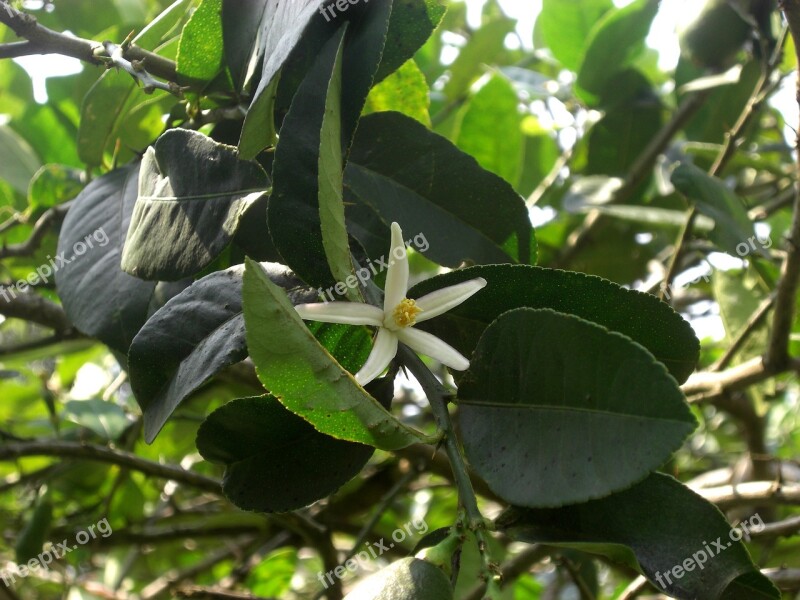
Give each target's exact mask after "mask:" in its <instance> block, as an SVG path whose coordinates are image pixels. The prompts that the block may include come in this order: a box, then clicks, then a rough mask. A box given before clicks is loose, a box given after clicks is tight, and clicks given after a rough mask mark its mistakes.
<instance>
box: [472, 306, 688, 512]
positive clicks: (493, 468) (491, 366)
mask: <svg viewBox="0 0 800 600" xmlns="http://www.w3.org/2000/svg"><path fill="white" fill-rule="evenodd" d="M458 398H459V401H458V404H459V412H458V415H459V422H460V424H461V437H462V442H463V444H464V449H465V451H466V454H467V459H468V460H469V463H470V464H471V465H472V467H473V468H474V469H475V470H476V472H477V473H478V474H479V475H481V477H482V478H483V479H484V480H485V481H486V483H488V484H489V486H490V487H491V488H492V490H493V491H494V492H495V493H497V494H498V495H499V496H501V497H502V498H503V499H505V500H507V501H508V502H510V503H512V504H516V505H519V506H530V507H542V506H559V505H562V504H570V503H573V502H583V501H586V500H589V499H591V498H601V497H603V496H607V495H608V494H610V493H612V492H615V491H618V490H621V489H625V488H626V487H628V486H630V485H631V484H633V483H635V482H637V481H641V480H642V479H643V478H644V477H646V476H647V474H648V473H649V472H650V471H652V470H654V469H656V468H657V467H658V466H660V465H661V464H663V463H664V462H666V460H667V459H668V458H669V456H670V455H671V454H672V453H673V452H674V451H676V450H677V449H678V448H679V447H680V445H681V443H682V442H683V440H684V438H685V437H686V436H687V435H689V433H691V432H692V430H693V429H694V427H695V426H696V422H695V420H694V417H693V416H692V414H691V412H690V410H689V406H688V405H687V404H686V402H685V401H684V398H683V394H682V393H681V391H680V389H679V388H678V384H677V382H676V381H675V380H674V379H673V378H672V377H670V375H669V373H668V372H667V370H666V368H665V367H664V365H662V364H660V363H658V362H657V361H656V359H655V358H654V357H653V356H652V355H651V354H650V353H649V352H648V351H647V350H645V349H644V348H643V347H642V346H640V345H638V344H636V343H635V342H633V341H632V340H631V339H630V338H627V337H625V336H623V335H620V334H618V333H616V332H610V331H608V330H607V329H606V328H604V327H601V326H599V325H596V324H594V323H590V322H588V321H584V320H583V319H579V318H578V317H574V316H572V315H565V314H562V313H557V312H555V311H552V310H548V309H541V310H533V309H530V308H519V309H516V310H512V311H509V312H506V313H503V314H502V315H501V316H500V317H499V318H498V319H497V320H496V321H494V322H493V323H492V324H490V325H489V327H488V328H487V329H486V331H485V332H484V334H483V336H482V337H481V339H480V342H479V343H478V346H477V348H476V349H475V353H474V354H473V356H472V360H471V366H470V368H469V371H467V373H466V374H465V375H464V376H463V378H462V379H461V381H460V383H459V388H458Z"/></svg>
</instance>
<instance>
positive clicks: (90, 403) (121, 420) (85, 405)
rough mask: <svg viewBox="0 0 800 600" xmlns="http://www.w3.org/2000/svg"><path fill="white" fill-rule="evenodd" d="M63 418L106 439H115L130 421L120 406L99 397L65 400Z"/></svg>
mask: <svg viewBox="0 0 800 600" xmlns="http://www.w3.org/2000/svg"><path fill="white" fill-rule="evenodd" d="M64 418H65V419H67V420H68V421H72V422H73V423H77V424H78V425H80V426H82V427H86V428H87V429H90V430H91V431H93V432H94V433H96V434H97V435H99V436H100V437H101V438H103V439H104V440H108V441H114V440H116V439H117V438H118V437H119V436H120V435H121V434H122V432H123V431H125V429H126V428H127V427H128V425H130V423H131V422H130V421H128V418H127V416H126V415H125V411H124V410H123V409H122V408H121V407H120V406H118V405H116V404H114V403H113V402H108V401H105V400H101V399H99V398H94V399H91V400H71V401H69V402H67V403H66V404H65V405H64Z"/></svg>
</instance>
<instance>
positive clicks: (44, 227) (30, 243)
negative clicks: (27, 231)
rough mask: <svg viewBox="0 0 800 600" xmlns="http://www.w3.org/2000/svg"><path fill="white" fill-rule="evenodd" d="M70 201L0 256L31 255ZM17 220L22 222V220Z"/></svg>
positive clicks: (43, 218)
mask: <svg viewBox="0 0 800 600" xmlns="http://www.w3.org/2000/svg"><path fill="white" fill-rule="evenodd" d="M0 14H2V10H0ZM72 202H73V200H70V201H69V202H65V203H64V204H59V205H58V206H54V207H53V208H51V209H49V210H47V211H46V212H45V213H44V214H43V215H42V216H41V217H39V219H38V220H37V221H36V224H35V225H34V226H33V231H32V232H31V235H30V237H29V238H28V239H27V240H25V241H24V242H20V243H19V244H12V245H10V246H3V247H2V248H0V258H9V257H20V256H32V255H33V253H34V252H36V251H37V250H38V249H39V247H40V246H41V245H42V240H44V236H45V235H47V232H48V231H50V228H51V227H53V226H54V225H58V224H59V223H61V221H63V220H64V216H66V214H67V211H69V209H70V207H71V206H72ZM17 222H18V223H24V221H17Z"/></svg>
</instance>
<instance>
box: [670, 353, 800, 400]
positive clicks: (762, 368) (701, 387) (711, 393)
mask: <svg viewBox="0 0 800 600" xmlns="http://www.w3.org/2000/svg"><path fill="white" fill-rule="evenodd" d="M789 371H795V372H800V359H796V358H795V359H791V360H790V361H789V363H788V364H787V365H785V368H783V369H776V368H774V367H770V366H768V365H767V364H766V363H765V362H764V360H763V359H762V358H761V357H760V356H757V357H756V358H752V359H750V360H748V361H747V362H744V363H742V364H740V365H736V366H735V367H731V368H730V369H726V370H725V371H721V372H710V371H701V372H700V373H695V374H694V375H692V376H691V377H689V380H688V381H687V382H686V383H684V384H683V385H682V386H681V391H683V393H684V394H685V395H686V396H687V397H690V396H694V397H690V398H689V401H690V402H701V401H702V402H709V401H712V400H713V399H715V398H717V397H719V396H720V395H722V394H724V393H727V392H734V391H738V390H743V389H745V388H747V387H750V386H751V385H754V384H756V383H760V382H762V381H764V380H766V379H769V378H770V377H774V376H775V375H780V374H782V373H786V372H789Z"/></svg>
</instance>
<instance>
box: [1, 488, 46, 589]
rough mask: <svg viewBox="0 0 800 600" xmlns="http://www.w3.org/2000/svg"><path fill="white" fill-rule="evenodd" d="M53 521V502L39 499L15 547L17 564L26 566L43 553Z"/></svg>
mask: <svg viewBox="0 0 800 600" xmlns="http://www.w3.org/2000/svg"><path fill="white" fill-rule="evenodd" d="M52 521H53V504H52V502H50V500H49V499H48V498H39V501H38V502H37V503H36V507H35V508H34V509H33V512H32V513H31V518H30V520H29V521H28V522H27V523H26V524H25V527H24V529H23V530H22V531H20V532H19V537H18V538H17V542H16V544H15V546H14V553H15V554H16V559H17V563H19V564H20V565H24V564H25V563H27V562H28V561H29V560H30V559H32V558H35V557H37V556H38V555H39V553H41V551H42V548H43V547H44V543H45V542H46V541H47V539H48V538H47V535H48V534H49V532H50V524H51V523H52ZM12 573H13V572H12ZM4 574H5V572H4ZM12 577H13V575H12Z"/></svg>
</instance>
